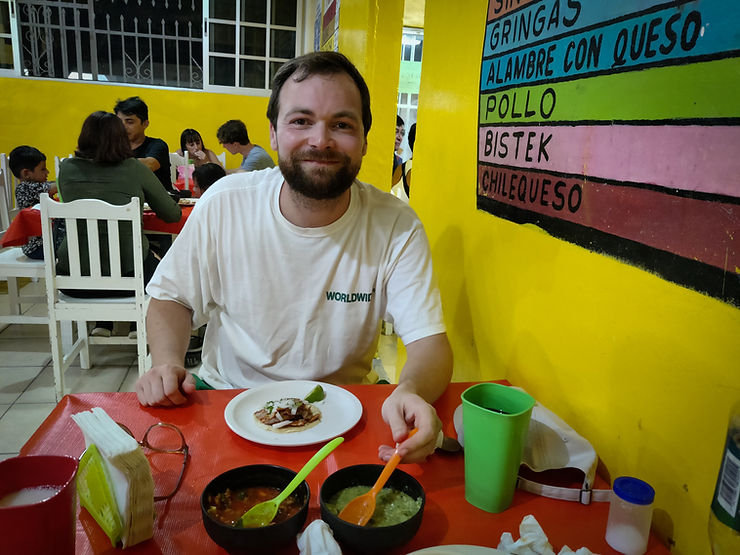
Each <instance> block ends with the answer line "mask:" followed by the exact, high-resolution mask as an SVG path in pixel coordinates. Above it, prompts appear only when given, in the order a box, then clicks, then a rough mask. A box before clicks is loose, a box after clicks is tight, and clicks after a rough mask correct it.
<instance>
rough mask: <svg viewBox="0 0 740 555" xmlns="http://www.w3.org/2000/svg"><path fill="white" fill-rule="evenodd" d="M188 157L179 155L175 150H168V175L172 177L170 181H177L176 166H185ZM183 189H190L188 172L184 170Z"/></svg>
mask: <svg viewBox="0 0 740 555" xmlns="http://www.w3.org/2000/svg"><path fill="white" fill-rule="evenodd" d="M187 163H188V159H187V157H185V156H180V155H179V154H178V153H177V152H170V176H171V177H172V183H174V182H175V181H177V166H186V165H187ZM185 189H186V190H188V191H189V190H190V189H192V187H191V186H190V176H189V175H188V172H185Z"/></svg>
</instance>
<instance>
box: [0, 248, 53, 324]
mask: <svg viewBox="0 0 740 555" xmlns="http://www.w3.org/2000/svg"><path fill="white" fill-rule="evenodd" d="M44 266H45V264H44V261H43V260H34V259H32V258H28V257H27V256H26V255H25V254H23V251H22V250H21V248H20V247H8V248H7V249H2V250H0V280H7V282H8V305H9V308H10V309H9V314H7V315H0V324H5V325H6V326H7V325H8V324H46V323H47V322H48V321H49V319H48V317H46V316H30V315H28V314H24V308H23V305H31V304H46V296H45V295H23V294H21V293H22V290H21V289H20V288H19V287H18V278H28V279H31V280H34V281H36V280H38V279H41V278H44V277H45V268H44Z"/></svg>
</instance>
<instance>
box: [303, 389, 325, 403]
mask: <svg viewBox="0 0 740 555" xmlns="http://www.w3.org/2000/svg"><path fill="white" fill-rule="evenodd" d="M324 397H326V393H324V388H323V387H321V386H320V385H317V386H316V387H314V388H313V389H312V390H311V393H309V394H308V395H306V397H305V400H306V401H308V402H309V403H316V402H317V401H321V400H323V399H324Z"/></svg>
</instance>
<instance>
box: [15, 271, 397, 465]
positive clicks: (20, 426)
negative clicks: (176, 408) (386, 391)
mask: <svg viewBox="0 0 740 555" xmlns="http://www.w3.org/2000/svg"><path fill="white" fill-rule="evenodd" d="M26 287H27V288H32V289H34V288H35V289H38V291H40V294H42V295H43V294H44V293H43V284H42V283H31V284H29V285H27V286H26ZM26 292H28V291H26ZM7 310H8V306H7V302H6V300H5V295H0V311H5V313H7V312H6V311H7ZM28 310H29V312H32V313H34V314H43V313H45V311H46V307H45V306H39V305H37V306H32V307H29V308H28ZM395 341H396V336H395V335H384V336H381V343H380V346H379V354H380V356H381V358H382V359H383V366H384V367H385V371H386V373H387V374H388V375H389V376H390V377H391V379H393V378H394V377H395V374H396V373H395V362H396V344H395ZM91 350H92V352H91V359H92V363H93V367H92V368H91V369H89V370H82V369H81V368H80V366H79V360H77V361H76V364H75V365H73V366H72V367H70V368H69V370H67V372H66V373H65V384H66V388H67V391H68V392H69V393H82V392H93V391H133V390H134V384H135V383H136V378H137V377H138V367H137V364H136V346H135V345H131V346H129V345H120V346H119V345H94V346H92V347H91ZM55 405H56V401H55V399H54V376H53V371H52V364H51V350H50V348H49V328H48V327H47V326H45V325H33V324H26V325H11V326H8V327H7V328H5V329H4V330H2V331H1V332H0V460H2V459H6V458H8V457H13V456H15V455H17V454H18V452H19V450H20V448H21V446H22V445H23V444H24V443H25V442H26V441H27V440H28V438H30V437H31V434H33V432H34V431H35V430H36V428H38V427H39V425H40V424H41V423H42V422H43V421H44V419H45V418H46V417H47V416H48V415H49V413H50V412H51V410H52V409H53V408H54V406H55Z"/></svg>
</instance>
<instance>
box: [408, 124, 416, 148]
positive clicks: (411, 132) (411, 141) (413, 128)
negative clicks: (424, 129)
mask: <svg viewBox="0 0 740 555" xmlns="http://www.w3.org/2000/svg"><path fill="white" fill-rule="evenodd" d="M408 141H409V148H410V149H411V152H414V143H415V142H416V124H415V123H412V124H411V127H410V128H409V136H408Z"/></svg>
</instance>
